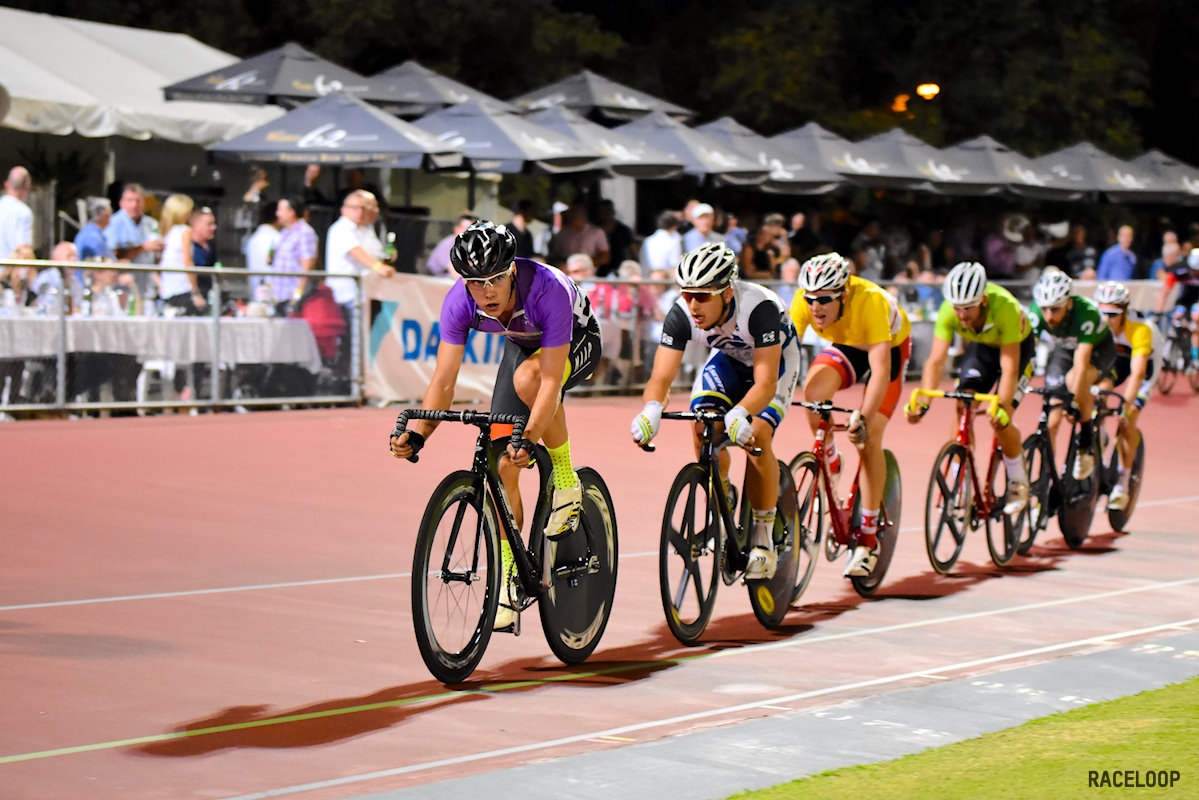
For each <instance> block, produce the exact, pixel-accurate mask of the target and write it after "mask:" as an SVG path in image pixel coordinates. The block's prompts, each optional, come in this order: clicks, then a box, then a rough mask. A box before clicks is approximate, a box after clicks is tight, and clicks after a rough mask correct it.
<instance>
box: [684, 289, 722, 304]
mask: <svg viewBox="0 0 1199 800" xmlns="http://www.w3.org/2000/svg"><path fill="white" fill-rule="evenodd" d="M723 291H724V290H723V289H717V290H716V291H714V292H705V291H698V290H697V291H692V290H690V289H686V290H684V291H683V293H682V294H683V300H684V301H686V302H688V303H690V302H691V301H692V300H694V301H695V302H697V303H706V302H708V301H709V300H711V299H712V297H713V295H718V294H720V293H721V292H723Z"/></svg>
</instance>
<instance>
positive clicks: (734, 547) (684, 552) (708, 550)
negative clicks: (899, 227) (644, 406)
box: [642, 409, 798, 645]
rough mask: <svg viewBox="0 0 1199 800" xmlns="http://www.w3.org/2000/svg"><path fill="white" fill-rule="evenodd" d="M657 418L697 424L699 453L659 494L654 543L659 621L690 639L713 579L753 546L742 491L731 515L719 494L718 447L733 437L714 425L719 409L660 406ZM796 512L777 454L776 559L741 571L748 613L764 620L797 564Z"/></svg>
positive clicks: (704, 619)
mask: <svg viewBox="0 0 1199 800" xmlns="http://www.w3.org/2000/svg"><path fill="white" fill-rule="evenodd" d="M662 419H683V420H691V421H694V422H697V423H699V424H702V425H703V433H702V434H701V438H700V453H699V460H698V461H694V462H692V463H690V464H687V465H685V466H684V467H683V468H682V469H681V470H679V473H678V475H677V476H675V479H674V483H673V484H671V487H670V492H669V494H667V496H666V511H665V513H664V515H663V518H662V535H661V539H660V542H659V549H658V586H659V588H660V590H661V596H662V610H663V611H664V612H665V614H666V624H667V626H668V627H669V628H670V632H671V633H672V634H674V637H675V638H676V639H678V640H679V641H680V642H682V643H683V644H686V645H691V644H695V643H696V642H697V641H699V637H700V636H701V635H703V632H704V629H705V628H707V626H708V621H709V620H710V619H711V617H712V609H713V607H714V606H715V605H716V590H717V588H719V586H720V582H721V581H723V582H724V584H725V585H726V586H731V585H732V584H733V583H734V582H736V580H737V579H738V578H741V577H743V576H744V573H745V568H746V566H747V565H748V560H749V553H750V550H752V549H753V542H752V535H751V534H752V532H753V531H752V528H751V526H752V522H751V521H750V511H749V503H748V500H747V497H746V494H745V492H744V491H742V493H741V511H740V514H739V517H740V519H739V520H738V519H734V516H733V506H734V505H735V502H734V501H733V500H732V498H730V497H729V496H728V495H726V494H725V491H724V483H723V480H722V479H721V476H720V458H719V455H720V451H721V450H722V449H724V448H726V447H729V446H730V445H731V444H732V442H731V441H730V440H729V438H728V437H727V436H725V435H724V434H723V433H720V434H717V432H716V425H717V424H723V423H724V414H722V413H721V412H719V411H713V410H710V409H700V410H698V411H666V412H663V414H662ZM642 449H644V450H647V451H650V452H652V451H653V450H654V446H653V445H652V444H650V443H647V444H644V445H642ZM746 450H747V452H750V453H751V454H753V455H760V454H761V452H762V451H761V450H759V449H757V448H756V447H754V448H750V447H747V448H746ZM795 520H796V507H795V486H794V484H792V483H791V473H790V472H788V471H787V468H786V466H785V465H784V464H783V462H781V461H780V462H779V492H778V505H777V507H776V509H775V518H774V535H773V540H774V551H775V554H776V556H777V566H776V568H775V572H774V576H773V577H771V578H768V579H765V580H750V579H745V585H746V588H747V589H748V591H749V602H750V605H751V606H752V607H753V610H754V616H755V617H757V619H758V622H760V623H762V625H764V626H766V627H767V628H777V627H778V626H779V625H780V624H782V621H783V617H784V616H786V614H787V611H788V609H789V608H790V607H791V592H792V589H793V588H794V586H795V570H796V568H797V566H798V562H797V560H796V550H795V541H794V540H795Z"/></svg>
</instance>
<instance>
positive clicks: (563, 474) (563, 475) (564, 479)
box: [546, 439, 579, 489]
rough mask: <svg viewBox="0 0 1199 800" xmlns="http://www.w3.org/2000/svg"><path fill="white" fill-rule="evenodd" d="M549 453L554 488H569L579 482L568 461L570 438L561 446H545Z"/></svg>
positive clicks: (572, 466)
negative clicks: (552, 469)
mask: <svg viewBox="0 0 1199 800" xmlns="http://www.w3.org/2000/svg"><path fill="white" fill-rule="evenodd" d="M546 452H548V453H549V454H550V464H551V465H553V468H554V488H555V489H569V488H570V487H571V486H574V485H575V484H577V483H578V482H579V476H578V475H576V474H575V468H574V465H573V464H571V461H570V440H569V439H567V440H566V441H565V442H563V443H562V446H561V447H547V448H546Z"/></svg>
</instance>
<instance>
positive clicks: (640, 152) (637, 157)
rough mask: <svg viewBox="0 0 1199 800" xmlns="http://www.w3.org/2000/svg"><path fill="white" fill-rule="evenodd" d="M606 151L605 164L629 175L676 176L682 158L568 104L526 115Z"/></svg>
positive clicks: (589, 145) (647, 176)
mask: <svg viewBox="0 0 1199 800" xmlns="http://www.w3.org/2000/svg"><path fill="white" fill-rule="evenodd" d="M525 119H527V120H528V121H529V122H535V123H537V124H538V125H543V126H545V127H546V128H549V129H550V130H553V131H557V132H558V133H560V134H562V135H563V136H569V137H570V138H572V139H578V140H579V142H581V143H582V144H584V145H586V146H587V147H589V148H591V149H592V150H598V151H599V152H601V153H603V154H604V166H606V167H607V169H608V171H609V172H611V173H612V174H613V175H624V176H626V177H629V178H642V179H647V178H673V177H674V176H675V175H678V174H679V173H680V172H682V171H683V162H682V161H681V160H679V159H678V158H675V157H674V156H672V155H667V154H666V153H663V152H662V151H661V150H658V149H656V148H653V147H650V146H649V145H648V144H645V143H644V142H639V141H637V140H636V139H634V138H632V137H631V136H625V135H624V134H623V133H620V132H619V131H614V130H610V129H608V128H605V127H604V126H603V125H600V124H598V123H595V122H592V121H590V120H588V119H586V118H584V117H583V116H581V115H580V114H577V113H575V112H574V111H571V110H570V109H569V108H567V107H566V106H554V107H553V108H547V109H544V110H542V111H535V112H533V113H532V114H529V115H527V116H526V117H525Z"/></svg>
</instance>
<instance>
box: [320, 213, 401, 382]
mask: <svg viewBox="0 0 1199 800" xmlns="http://www.w3.org/2000/svg"><path fill="white" fill-rule="evenodd" d="M372 205H373V206H374V208H375V209H376V210H375V212H374V213H375V216H376V217H377V216H378V211H377V209H378V201H376V200H375V196H374V195H373V194H371V193H370V192H367V191H365V190H362V189H357V190H355V191H353V192H350V193H349V194H347V195H346V197H345V200H343V201H342V205H341V216H340V217H338V219H337V222H334V223H333V224H332V225H330V226H329V234H328V236H327V237H326V239H325V271H326V272H337V273H342V274H346V275H358V274H361V273H363V272H365V271H367V270H371V271H374V272H377V273H379V274H380V275H382V276H383V277H384V278H390V277H391V276H392V275H394V274H395V269H394V268H393V267H392V266H391V265H390V264H386V263H384V262H383V261H382V260H381V259H380V258H379V257H378V255H377V254H378V253H379V251H380V250H382V248H381V247H380V246H379V237H378V236H376V235H375V233H374V230H373V229H372V230H371V231H370V233H369V234H368V233H367V232H366V231H364V230H363V228H365V227H368V226H369V223H368V222H367V221H368V220H371V221H372V222H373V220H372V218H371V216H370V212H369V211H368V208H369V207H371V206H372ZM372 240H373V241H372ZM325 284H326V285H327V286H328V287H329V289H330V291H332V292H333V299H334V301H336V303H337V305H338V308H340V309H341V317H342V319H343V320H345V323H346V332H347V335H343V336H342V339H341V344H340V348H339V352H338V357H337V362H338V365H337V370H336V371H337V374H338V375H339V376H343V377H344V376H346V375H348V371H349V364H350V345H351V341H352V340H351V336H350V335H348V334H349V332H350V331H351V330H352V326H353V325H354V324H355V320H356V318H357V314H356V313H355V308H356V306H357V303H358V284H357V281H355V280H353V279H351V278H327V279H326V280H325Z"/></svg>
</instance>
